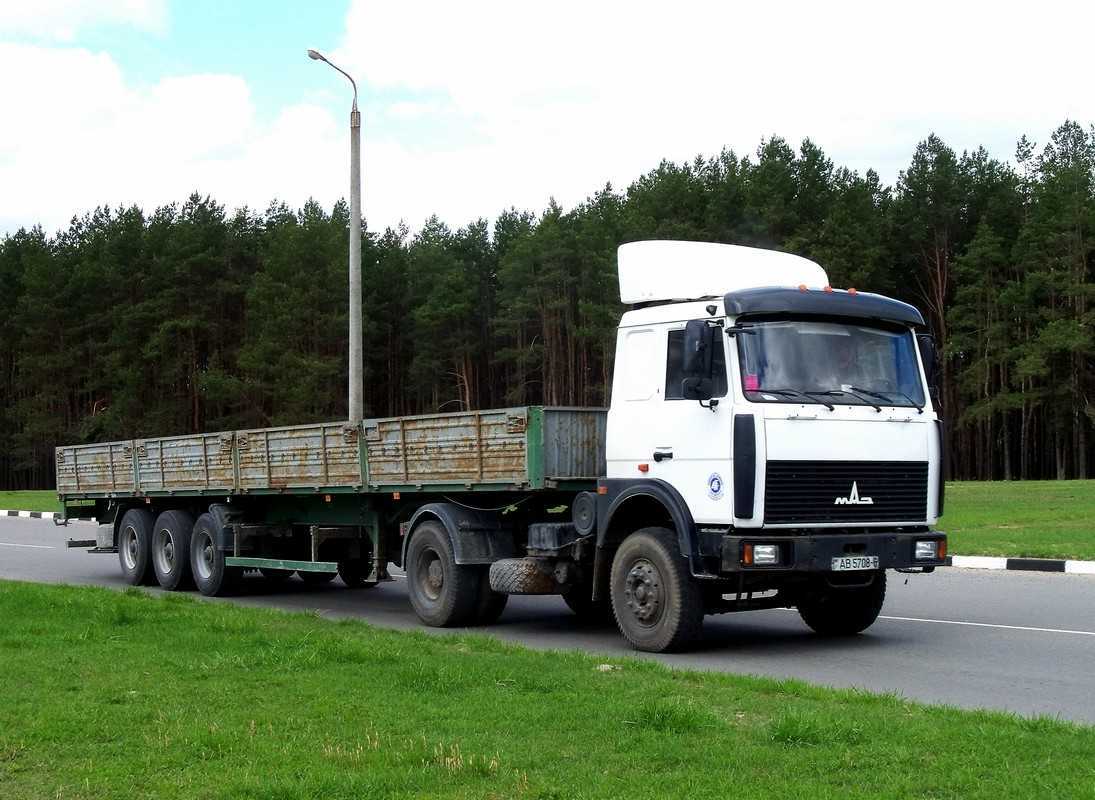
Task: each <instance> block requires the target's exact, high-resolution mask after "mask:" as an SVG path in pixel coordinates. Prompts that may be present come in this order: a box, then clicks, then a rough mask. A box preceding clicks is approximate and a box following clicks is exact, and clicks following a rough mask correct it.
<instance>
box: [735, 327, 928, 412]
mask: <svg viewBox="0 0 1095 800" xmlns="http://www.w3.org/2000/svg"><path fill="white" fill-rule="evenodd" d="M750 330H752V331H753V333H751V334H750V335H739V336H737V337H736V338H737V342H738V357H739V361H740V363H741V385H742V389H743V390H744V392H745V396H746V397H747V398H748V399H749V400H751V401H753V402H768V403H802V402H815V403H821V402H825V403H826V404H827V403H828V402H833V403H842V404H851V405H887V406H909V407H922V406H923V405H924V388H923V386H922V385H921V382H920V371H919V369H918V367H917V361H916V349H915V348H916V345H915V342H914V340H913V336H912V333H911V332H910V331H908V330H904V331H901V330H887V329H884V328H875V327H868V326H862V325H850V324H845V323H840V322H808V321H801V320H787V321H781V322H762V323H757V324H755V325H754V326H753V327H752V328H751V329H750ZM766 390H767V391H766Z"/></svg>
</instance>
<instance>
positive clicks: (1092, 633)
mask: <svg viewBox="0 0 1095 800" xmlns="http://www.w3.org/2000/svg"><path fill="white" fill-rule="evenodd" d="M878 618H879V619H890V620H897V621H898V622H933V623H935V624H937V625H968V626H970V627H973V628H1003V629H1004V630H1009V631H1034V632H1036V633H1071V634H1073V635H1075V636H1095V631H1073V630H1068V629H1065V628H1033V627H1030V626H1028V625H996V624H993V623H991V622H961V621H959V620H955V619H923V618H921V617H890V616H886V615H885V614H879V616H878Z"/></svg>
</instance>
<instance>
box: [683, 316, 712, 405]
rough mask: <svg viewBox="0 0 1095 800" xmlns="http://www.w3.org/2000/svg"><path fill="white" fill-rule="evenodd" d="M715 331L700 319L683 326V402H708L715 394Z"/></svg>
mask: <svg viewBox="0 0 1095 800" xmlns="http://www.w3.org/2000/svg"><path fill="white" fill-rule="evenodd" d="M715 330H716V329H715V328H713V327H712V326H710V325H708V324H707V323H706V322H704V321H703V320H702V319H694V320H691V321H689V322H688V324H687V325H685V326H684V357H683V359H682V362H681V373H682V374H683V375H684V378H683V380H682V381H681V397H683V398H684V399H685V400H700V401H703V400H710V399H711V397H712V396H713V395H714V393H715V390H714V382H713V380H712V373H713V361H712V354H713V352H714V342H715Z"/></svg>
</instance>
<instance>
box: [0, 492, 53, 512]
mask: <svg viewBox="0 0 1095 800" xmlns="http://www.w3.org/2000/svg"><path fill="white" fill-rule="evenodd" d="M0 510H7V511H60V510H61V504H60V503H58V502H57V492H55V491H53V490H52V489H47V490H45V491H40V492H39V491H34V492H0Z"/></svg>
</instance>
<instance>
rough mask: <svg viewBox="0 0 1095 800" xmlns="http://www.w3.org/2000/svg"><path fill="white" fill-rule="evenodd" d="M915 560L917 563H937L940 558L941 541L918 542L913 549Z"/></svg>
mask: <svg viewBox="0 0 1095 800" xmlns="http://www.w3.org/2000/svg"><path fill="white" fill-rule="evenodd" d="M913 558H914V559H916V560H917V561H935V560H936V559H937V558H939V541H938V540H937V539H931V540H928V541H918V542H917V543H916V546H915V548H914V549H913Z"/></svg>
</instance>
